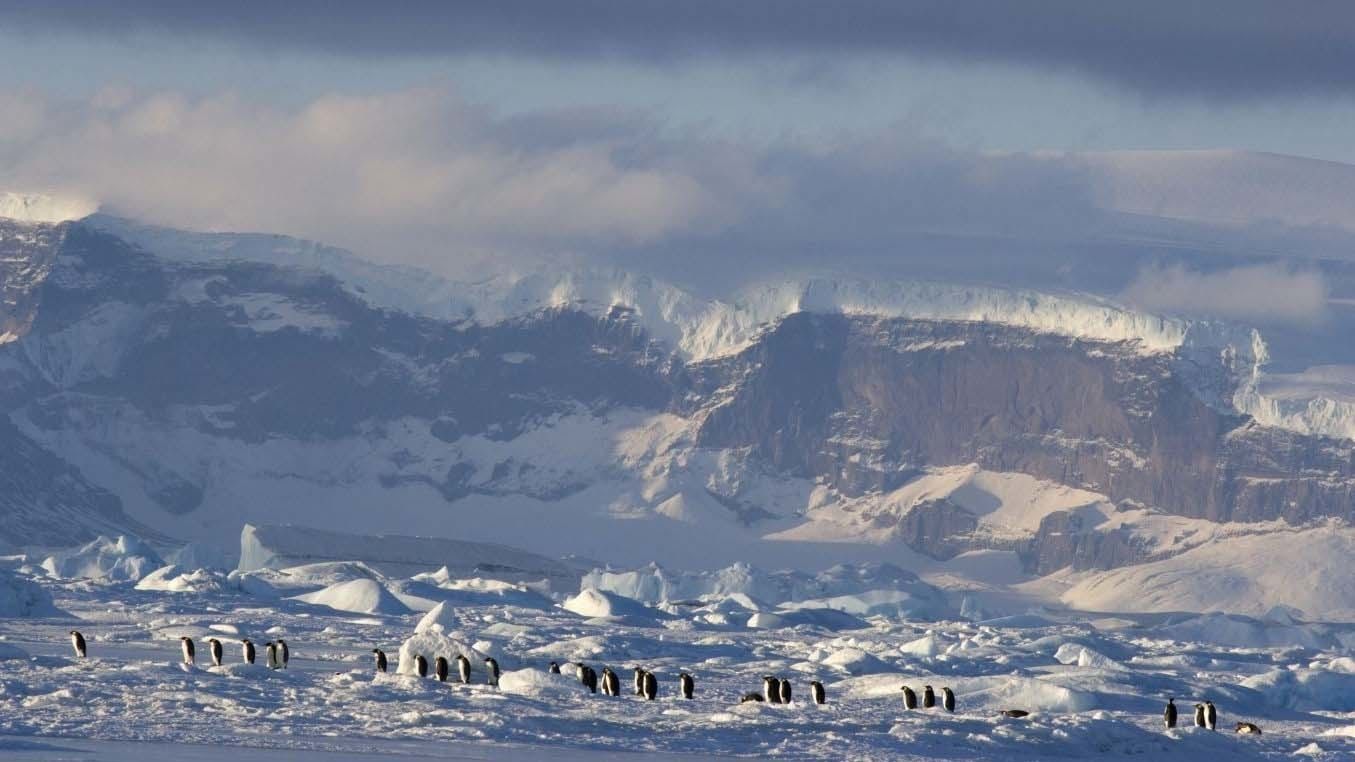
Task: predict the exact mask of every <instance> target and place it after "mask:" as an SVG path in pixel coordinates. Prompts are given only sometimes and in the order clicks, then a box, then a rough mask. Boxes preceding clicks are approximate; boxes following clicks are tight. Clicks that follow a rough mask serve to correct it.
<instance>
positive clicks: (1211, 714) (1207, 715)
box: [1204, 701, 1219, 730]
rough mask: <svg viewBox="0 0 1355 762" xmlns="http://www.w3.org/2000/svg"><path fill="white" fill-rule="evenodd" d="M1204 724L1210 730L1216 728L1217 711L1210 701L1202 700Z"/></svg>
mask: <svg viewBox="0 0 1355 762" xmlns="http://www.w3.org/2000/svg"><path fill="white" fill-rule="evenodd" d="M1204 724H1205V727H1207V728H1209V729H1210V730H1218V725H1219V712H1218V710H1217V709H1215V708H1214V702H1212V701H1206V702H1204Z"/></svg>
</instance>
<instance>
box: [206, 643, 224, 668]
mask: <svg viewBox="0 0 1355 762" xmlns="http://www.w3.org/2000/svg"><path fill="white" fill-rule="evenodd" d="M207 650H209V651H211V652H212V666H213V667H220V666H221V641H219V640H217V639H216V638H208V639H207Z"/></svg>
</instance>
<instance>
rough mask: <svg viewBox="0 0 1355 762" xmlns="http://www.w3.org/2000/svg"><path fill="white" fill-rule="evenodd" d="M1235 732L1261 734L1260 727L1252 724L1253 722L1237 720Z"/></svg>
mask: <svg viewBox="0 0 1355 762" xmlns="http://www.w3.org/2000/svg"><path fill="white" fill-rule="evenodd" d="M1237 732H1239V733H1251V734H1252V735H1258V736H1259V735H1261V728H1259V727H1257V726H1256V725H1253V724H1252V723H1250V722H1239V723H1238V724H1237Z"/></svg>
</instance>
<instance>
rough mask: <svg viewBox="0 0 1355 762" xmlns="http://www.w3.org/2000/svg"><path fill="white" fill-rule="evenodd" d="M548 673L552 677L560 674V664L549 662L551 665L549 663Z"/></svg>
mask: <svg viewBox="0 0 1355 762" xmlns="http://www.w3.org/2000/svg"><path fill="white" fill-rule="evenodd" d="M548 671H549V672H550V673H551V674H552V675H558V674H560V664H559V662H551V663H550V669H549V670H548Z"/></svg>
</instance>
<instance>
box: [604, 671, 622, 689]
mask: <svg viewBox="0 0 1355 762" xmlns="http://www.w3.org/2000/svg"><path fill="white" fill-rule="evenodd" d="M602 695H604V696H620V695H621V678H619V677H617V676H616V673H615V672H613V671H612V668H611V667H603V668H602Z"/></svg>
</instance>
